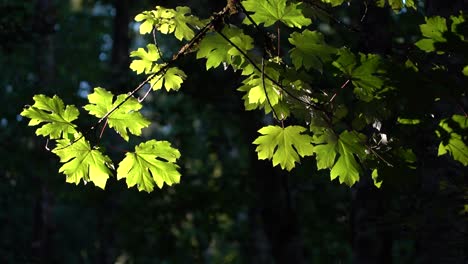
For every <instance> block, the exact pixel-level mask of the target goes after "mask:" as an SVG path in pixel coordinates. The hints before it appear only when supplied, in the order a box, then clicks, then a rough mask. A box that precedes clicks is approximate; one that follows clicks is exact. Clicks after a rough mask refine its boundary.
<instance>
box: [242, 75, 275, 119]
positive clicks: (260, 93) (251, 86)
mask: <svg viewBox="0 0 468 264" xmlns="http://www.w3.org/2000/svg"><path fill="white" fill-rule="evenodd" d="M265 74H266V75H268V76H270V77H271V78H272V79H273V80H275V81H277V80H278V79H279V72H277V71H276V70H275V69H273V68H271V67H265ZM242 84H243V85H242V86H241V87H239V88H238V89H237V90H238V91H242V92H246V94H245V95H244V97H243V99H244V102H245V106H246V109H248V110H251V109H256V108H259V107H260V108H264V109H265V113H269V112H270V111H271V107H270V104H271V106H273V107H275V106H276V105H277V104H278V103H279V102H280V99H281V93H280V88H279V87H278V86H277V85H276V84H274V83H273V82H272V81H271V80H269V79H267V78H265V77H264V78H263V79H262V76H261V73H253V74H251V75H250V76H249V77H247V78H246V79H245V80H244V81H242ZM264 84H265V85H264ZM265 91H266V94H265ZM267 95H268V98H267Z"/></svg>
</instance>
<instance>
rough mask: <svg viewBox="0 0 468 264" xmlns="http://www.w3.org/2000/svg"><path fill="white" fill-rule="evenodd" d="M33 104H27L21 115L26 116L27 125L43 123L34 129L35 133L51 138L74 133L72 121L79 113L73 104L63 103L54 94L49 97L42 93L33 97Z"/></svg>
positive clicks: (63, 136)
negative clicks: (27, 119) (65, 104)
mask: <svg viewBox="0 0 468 264" xmlns="http://www.w3.org/2000/svg"><path fill="white" fill-rule="evenodd" d="M33 99H34V104H33V105H32V106H27V107H26V108H25V109H24V110H23V111H22V112H21V115H22V116H24V117H28V118H30V119H31V120H30V121H29V124H28V125H29V126H37V125H39V124H41V123H45V124H44V125H42V126H41V127H40V128H38V129H37V130H36V135H40V136H45V137H47V136H49V137H50V138H51V139H58V138H65V137H67V135H68V134H74V133H76V129H75V127H76V125H75V124H73V123H72V121H73V120H75V119H77V118H78V115H79V114H80V113H79V111H78V109H76V107H75V106H74V105H67V106H66V107H65V106H64V104H63V101H62V99H60V98H59V97H58V96H56V95H54V97H52V98H50V97H48V96H46V95H43V94H38V95H35V96H34V97H33Z"/></svg>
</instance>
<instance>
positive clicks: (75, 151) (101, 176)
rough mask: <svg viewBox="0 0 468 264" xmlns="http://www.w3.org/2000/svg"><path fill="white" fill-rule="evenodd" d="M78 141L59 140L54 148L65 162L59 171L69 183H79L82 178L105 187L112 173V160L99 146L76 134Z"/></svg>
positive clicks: (61, 160) (102, 187)
mask: <svg viewBox="0 0 468 264" xmlns="http://www.w3.org/2000/svg"><path fill="white" fill-rule="evenodd" d="M75 137H76V138H77V139H78V140H77V141H76V142H70V140H68V139H59V140H57V147H56V148H55V149H53V150H52V152H53V153H55V154H56V155H57V156H59V157H60V162H61V163H64V164H63V165H62V167H60V170H59V172H63V173H64V174H65V175H66V176H67V179H66V181H67V182H69V183H75V184H77V185H78V183H80V181H81V179H83V181H84V182H85V183H87V182H90V181H91V182H93V183H94V185H96V186H97V187H99V188H101V189H104V188H105V186H106V181H107V179H108V178H109V177H110V176H111V175H112V172H111V170H110V169H111V168H113V165H112V161H111V160H110V158H109V157H108V156H106V155H104V154H103V153H102V152H101V151H100V150H99V149H98V148H92V147H91V146H90V144H89V142H88V141H86V140H85V138H84V137H82V136H81V135H75Z"/></svg>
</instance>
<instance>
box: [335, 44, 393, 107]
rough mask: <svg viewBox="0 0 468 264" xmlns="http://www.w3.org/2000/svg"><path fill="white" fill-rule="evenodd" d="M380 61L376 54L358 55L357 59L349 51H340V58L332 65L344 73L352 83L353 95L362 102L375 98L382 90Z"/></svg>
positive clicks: (382, 81)
mask: <svg viewBox="0 0 468 264" xmlns="http://www.w3.org/2000/svg"><path fill="white" fill-rule="evenodd" d="M381 64H382V60H381V58H380V56H378V55H376V54H367V55H366V54H360V57H359V59H357V58H356V57H355V56H354V54H352V53H351V52H350V51H349V50H347V49H343V50H341V51H340V57H339V58H338V59H337V60H336V61H334V62H333V65H334V66H335V67H336V68H338V69H340V70H341V71H342V72H343V73H345V74H346V75H347V76H348V77H349V78H350V79H351V82H352V83H353V85H354V87H355V89H354V93H355V94H356V95H357V96H358V97H359V98H360V99H361V100H363V101H366V102H369V101H371V100H372V99H374V98H376V97H377V95H378V91H380V90H381V89H382V88H383V84H384V80H383V79H382V78H381V77H380V76H379V75H380V74H381V73H382V72H383V70H381V67H380V66H381Z"/></svg>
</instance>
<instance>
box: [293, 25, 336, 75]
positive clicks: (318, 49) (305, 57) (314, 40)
mask: <svg viewBox="0 0 468 264" xmlns="http://www.w3.org/2000/svg"><path fill="white" fill-rule="evenodd" d="M289 42H290V43H291V44H292V45H294V46H295V48H293V49H291V51H290V54H291V59H292V63H293V64H294V67H296V69H299V68H301V67H304V68H305V69H306V70H309V69H310V68H313V69H315V70H318V71H320V72H321V71H322V69H323V63H326V62H329V61H331V56H332V55H333V54H335V53H336V51H335V49H334V48H333V47H330V46H328V45H327V44H326V43H325V41H324V39H323V35H322V34H321V33H320V32H317V31H310V30H308V29H306V30H304V31H303V32H302V33H298V32H294V33H292V34H291V37H290V38H289Z"/></svg>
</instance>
